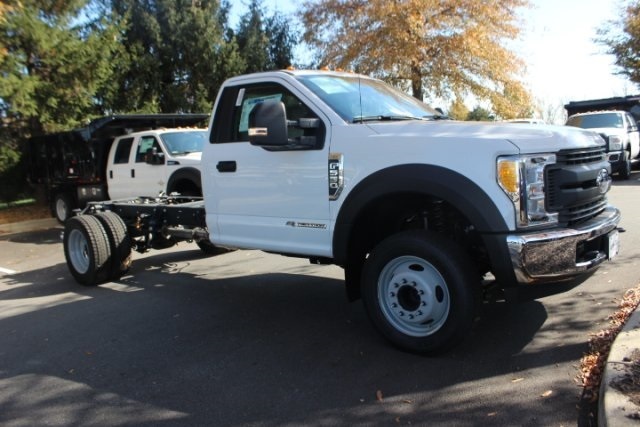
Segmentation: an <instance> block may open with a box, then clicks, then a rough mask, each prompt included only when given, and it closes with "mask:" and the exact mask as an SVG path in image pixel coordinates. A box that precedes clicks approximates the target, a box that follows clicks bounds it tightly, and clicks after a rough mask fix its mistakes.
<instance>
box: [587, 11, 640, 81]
mask: <svg viewBox="0 0 640 427" xmlns="http://www.w3.org/2000/svg"><path fill="white" fill-rule="evenodd" d="M596 40H597V41H598V42H599V43H601V44H603V45H605V46H607V47H608V53H610V54H612V55H613V56H615V58H616V61H615V63H616V65H617V66H618V67H619V68H620V74H622V75H625V76H627V77H628V78H629V79H630V80H631V81H632V82H634V83H636V84H640V1H638V0H633V1H630V2H628V4H627V5H626V7H625V8H624V12H623V13H622V14H621V16H620V18H619V19H617V20H614V21H611V22H609V23H607V25H606V26H604V27H603V28H602V29H601V30H600V31H598V38H597V39H596Z"/></svg>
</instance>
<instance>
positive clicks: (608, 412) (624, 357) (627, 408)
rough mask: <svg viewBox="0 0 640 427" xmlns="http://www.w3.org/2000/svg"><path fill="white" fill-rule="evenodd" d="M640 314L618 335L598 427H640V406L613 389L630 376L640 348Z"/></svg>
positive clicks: (607, 370) (602, 394)
mask: <svg viewBox="0 0 640 427" xmlns="http://www.w3.org/2000/svg"><path fill="white" fill-rule="evenodd" d="M639 343H640V312H639V311H638V310H634V312H633V313H632V314H631V316H630V317H629V319H627V322H626V323H625V324H624V326H623V327H622V330H621V331H620V333H619V334H618V335H617V336H616V338H615V340H614V341H613V344H612V345H611V349H610V351H609V356H608V357H607V363H606V364H605V367H604V373H603V375H602V380H601V382H600V400H599V401H598V426H599V427H607V426H615V427H626V426H634V427H637V426H638V418H637V417H640V406H638V405H636V404H635V403H633V402H631V401H630V400H629V397H628V396H627V395H625V394H624V393H622V392H620V391H618V390H616V389H615V388H613V387H612V386H611V384H612V382H614V381H616V380H622V379H623V378H624V377H625V376H626V375H627V374H628V365H629V360H630V358H631V355H632V353H633V352H634V351H637V350H638V348H640V345H639Z"/></svg>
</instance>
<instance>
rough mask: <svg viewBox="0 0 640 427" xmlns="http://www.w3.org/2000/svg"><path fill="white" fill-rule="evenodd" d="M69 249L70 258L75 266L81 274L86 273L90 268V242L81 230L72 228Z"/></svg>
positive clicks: (68, 243) (68, 242)
mask: <svg viewBox="0 0 640 427" xmlns="http://www.w3.org/2000/svg"><path fill="white" fill-rule="evenodd" d="M67 247H68V249H69V259H70V261H71V264H72V265H73V268H75V269H76V271H77V272H78V273H80V274H84V273H86V272H87V271H88V270H89V264H90V259H89V244H88V243H87V239H86V238H85V237H84V234H82V232H81V231H79V230H71V232H70V233H69V240H68V241H67Z"/></svg>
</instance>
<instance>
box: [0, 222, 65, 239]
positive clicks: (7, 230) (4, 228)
mask: <svg viewBox="0 0 640 427" xmlns="http://www.w3.org/2000/svg"><path fill="white" fill-rule="evenodd" d="M58 225H59V223H58V221H57V220H56V219H55V218H44V219H34V220H30V221H22V222H12V223H9V224H0V236H5V235H9V234H16V233H24V232H27V231H36V230H45V229H48V228H53V227H56V226H58Z"/></svg>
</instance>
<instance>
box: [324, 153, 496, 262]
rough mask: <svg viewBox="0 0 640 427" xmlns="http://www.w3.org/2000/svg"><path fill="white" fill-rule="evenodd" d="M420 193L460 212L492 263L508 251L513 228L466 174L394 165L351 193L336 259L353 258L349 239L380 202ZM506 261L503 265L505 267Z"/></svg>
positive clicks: (336, 239)
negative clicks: (360, 218)
mask: <svg viewBox="0 0 640 427" xmlns="http://www.w3.org/2000/svg"><path fill="white" fill-rule="evenodd" d="M399 192H400V193H416V194H423V195H425V196H433V197H437V198H440V199H442V200H444V201H446V202H447V203H449V204H451V205H452V206H453V207H455V208H456V209H457V210H458V211H460V212H461V213H462V214H463V215H464V216H465V217H466V218H467V219H468V220H469V221H470V222H471V224H473V225H474V227H475V228H476V229H477V231H478V232H479V233H480V234H481V236H482V237H483V240H484V242H485V245H487V249H488V250H489V253H490V255H491V258H492V261H494V260H497V259H498V257H506V258H504V259H505V260H508V259H509V258H508V251H507V248H506V245H505V244H504V239H501V238H500V236H504V234H506V233H508V232H509V228H508V226H507V224H506V222H505V220H504V218H503V216H502V214H501V213H500V211H499V210H498V208H497V207H496V205H495V203H494V202H493V200H492V199H491V197H489V195H488V194H487V193H486V192H485V191H484V190H483V189H482V188H481V187H479V186H478V185H477V184H476V183H474V182H473V181H471V180H470V179H469V178H467V177H465V176H464V175H462V174H460V173H458V172H455V171H453V170H451V169H447V168H444V167H441V166H435V165H424V164H407V165H399V166H392V167H389V168H386V169H382V170H380V171H377V172H375V173H374V174H372V175H370V176H368V177H367V178H365V179H364V180H362V181H361V182H360V183H358V184H357V185H356V186H355V188H354V189H353V190H352V191H351V192H350V193H349V194H348V196H347V198H346V200H345V201H344V203H343V204H342V207H341V208H340V212H339V214H338V216H337V218H336V224H335V230H334V234H333V258H334V260H335V261H336V263H337V264H338V265H344V263H345V262H346V261H347V258H348V256H349V254H348V248H349V238H350V234H351V232H352V230H353V227H354V224H355V222H356V221H357V218H358V216H359V215H360V214H361V213H362V212H363V211H364V210H366V209H367V206H368V205H371V204H373V203H374V202H375V201H376V200H377V199H380V198H382V197H385V196H390V195H393V194H398V193H399ZM503 263H504V261H502V262H501V263H499V264H502V265H503V266H504V264H503Z"/></svg>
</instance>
